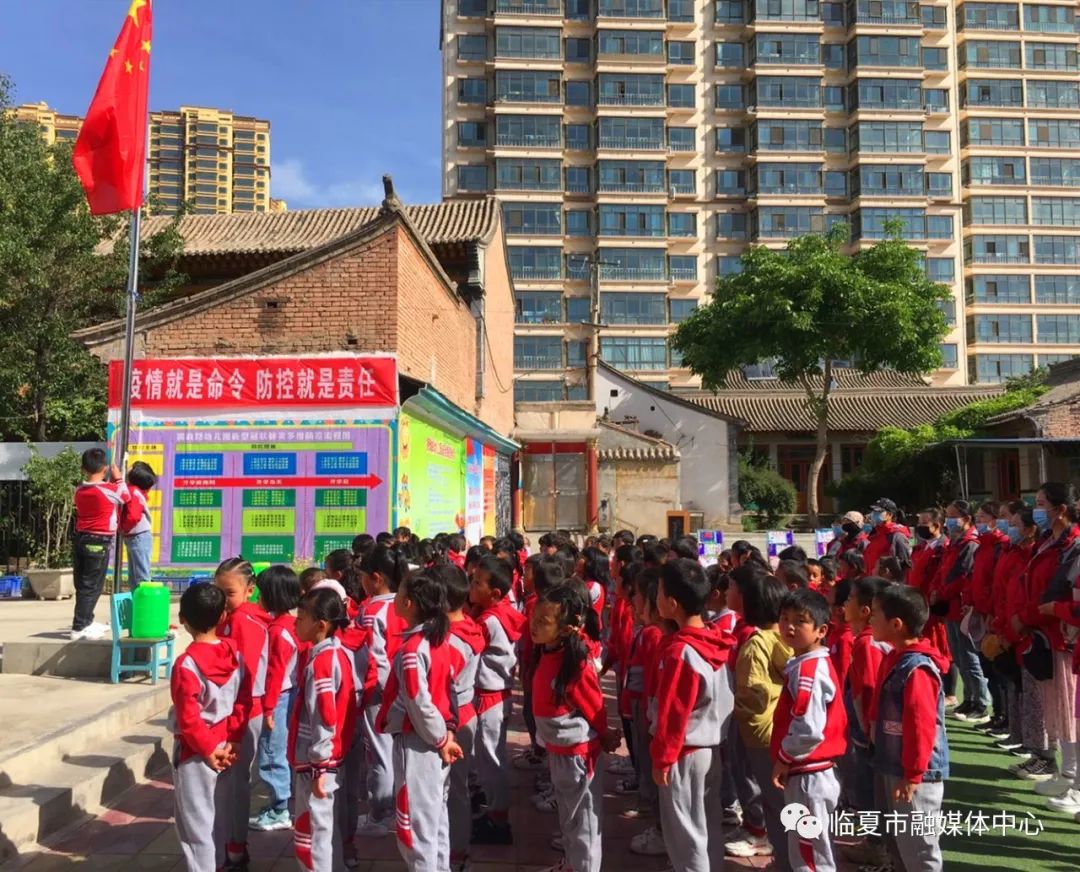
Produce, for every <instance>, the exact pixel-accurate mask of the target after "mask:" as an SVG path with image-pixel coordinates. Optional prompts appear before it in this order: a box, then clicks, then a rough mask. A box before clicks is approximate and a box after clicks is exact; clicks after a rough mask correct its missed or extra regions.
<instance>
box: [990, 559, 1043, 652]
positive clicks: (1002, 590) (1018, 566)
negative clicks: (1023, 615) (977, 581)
mask: <svg viewBox="0 0 1080 872" xmlns="http://www.w3.org/2000/svg"><path fill="white" fill-rule="evenodd" d="M1034 548H1035V543H1034V542H1029V543H1027V544H1025V545H1010V546H1009V547H1008V549H1007V550H1006V551H1005V553H1004V554H1003V555H1002V557H1001V559H1000V560H999V561H998V565H997V567H996V568H995V569H994V620H993V623H992V628H993V631H994V632H995V633H997V634H998V635H999V636H1001V637H1002V638H1003V639H1006V640H1007V641H1008V642H1009V644H1010V645H1015V644H1016V643H1017V642H1019V641H1020V636H1018V635H1017V634H1016V633H1015V632H1014V631H1013V628H1012V616H1013V615H1018V614H1020V612H1021V611H1022V610H1023V608H1024V602H1025V600H1026V591H1025V590H1024V582H1023V577H1024V569H1025V568H1026V567H1027V565H1028V563H1029V562H1030V561H1031V554H1032V551H1033V550H1034Z"/></svg>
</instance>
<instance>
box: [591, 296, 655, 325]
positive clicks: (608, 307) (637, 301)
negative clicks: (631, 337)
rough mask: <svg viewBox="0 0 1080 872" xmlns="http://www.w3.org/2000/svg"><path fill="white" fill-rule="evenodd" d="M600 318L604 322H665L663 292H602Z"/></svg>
mask: <svg viewBox="0 0 1080 872" xmlns="http://www.w3.org/2000/svg"><path fill="white" fill-rule="evenodd" d="M600 320H601V321H602V322H603V323H605V324H620V325H621V324H666V323H667V297H666V296H665V295H664V294H642V293H603V294H601V295H600Z"/></svg>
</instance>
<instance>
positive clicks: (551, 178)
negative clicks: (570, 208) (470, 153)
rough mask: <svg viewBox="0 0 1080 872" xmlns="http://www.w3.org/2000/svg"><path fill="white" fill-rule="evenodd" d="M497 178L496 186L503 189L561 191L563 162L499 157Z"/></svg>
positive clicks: (496, 164) (496, 171)
mask: <svg viewBox="0 0 1080 872" xmlns="http://www.w3.org/2000/svg"><path fill="white" fill-rule="evenodd" d="M495 179H496V181H495V187H496V188H501V189H503V190H509V191H560V190H562V162H561V161H558V160H526V159H523V158H499V159H498V160H497V161H496V162H495ZM485 186H486V185H485Z"/></svg>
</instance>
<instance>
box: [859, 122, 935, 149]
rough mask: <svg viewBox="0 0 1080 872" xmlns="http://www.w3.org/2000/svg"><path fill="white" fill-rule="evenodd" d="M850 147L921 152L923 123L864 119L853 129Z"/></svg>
mask: <svg viewBox="0 0 1080 872" xmlns="http://www.w3.org/2000/svg"><path fill="white" fill-rule="evenodd" d="M946 136H947V134H946ZM849 148H850V150H851V151H852V152H856V151H869V152H883V153H893V154H902V153H905V152H921V151H923V129H922V124H921V123H920V122H918V121H862V122H860V123H859V124H858V125H856V126H855V128H854V129H853V131H852V136H851V142H850V143H849Z"/></svg>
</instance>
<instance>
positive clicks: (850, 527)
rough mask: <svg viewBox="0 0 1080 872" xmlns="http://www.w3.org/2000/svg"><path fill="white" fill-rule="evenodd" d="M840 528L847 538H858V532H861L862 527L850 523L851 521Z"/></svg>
mask: <svg viewBox="0 0 1080 872" xmlns="http://www.w3.org/2000/svg"><path fill="white" fill-rule="evenodd" d="M841 526H842V527H843V529H844V532H845V533H847V534H848V535H849V536H858V535H859V531H860V530H862V527H860V526H859V525H858V524H853V523H851V521H848V522H847V523H846V524H843V525H841Z"/></svg>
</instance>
